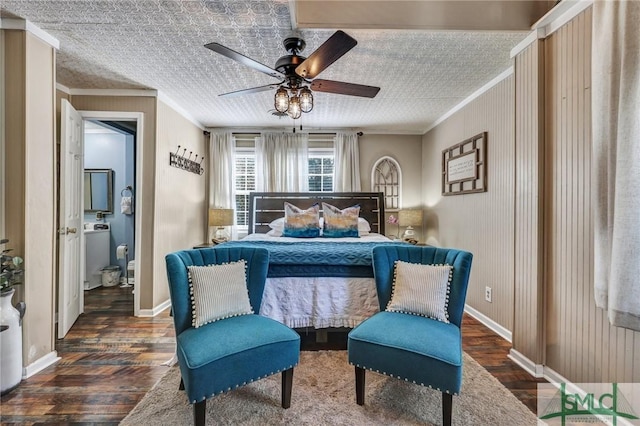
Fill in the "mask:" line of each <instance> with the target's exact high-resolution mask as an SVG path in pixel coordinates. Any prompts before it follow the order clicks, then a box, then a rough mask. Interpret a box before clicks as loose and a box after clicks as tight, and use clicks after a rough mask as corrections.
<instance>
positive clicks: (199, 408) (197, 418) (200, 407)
mask: <svg viewBox="0 0 640 426" xmlns="http://www.w3.org/2000/svg"><path fill="white" fill-rule="evenodd" d="M206 413H207V400H206V399H205V400H204V401H200V402H196V403H195V404H193V423H194V424H195V426H204V423H205V415H206Z"/></svg>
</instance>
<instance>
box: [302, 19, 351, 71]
mask: <svg viewBox="0 0 640 426" xmlns="http://www.w3.org/2000/svg"><path fill="white" fill-rule="evenodd" d="M356 44H358V42H357V41H356V39H354V38H353V37H351V36H350V35H348V34H347V33H345V32H344V31H340V30H338V31H336V32H335V33H333V35H332V36H331V37H329V38H328V39H327V41H325V42H324V43H322V45H321V46H320V47H318V48H317V49H316V50H315V52H313V53H312V54H311V55H309V57H308V58H307V59H305V60H304V62H302V63H301V64H300V65H298V66H297V67H296V74H298V75H299V76H301V77H302V78H314V77H315V76H317V75H318V74H320V73H321V72H322V71H324V70H325V69H326V68H327V67H328V66H329V65H331V64H332V63H334V62H335V61H337V60H338V59H340V58H341V57H342V55H344V54H345V53H347V52H348V51H350V50H351V49H353V48H354V47H355V45H356Z"/></svg>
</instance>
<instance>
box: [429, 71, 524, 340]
mask: <svg viewBox="0 0 640 426" xmlns="http://www.w3.org/2000/svg"><path fill="white" fill-rule="evenodd" d="M513 111H514V79H513V75H510V76H508V77H507V78H505V79H504V80H502V81H501V82H499V83H498V84H496V85H495V86H494V87H492V88H491V89H489V90H488V91H487V92H485V93H484V94H483V95H482V96H480V97H479V98H477V99H475V100H474V101H472V102H471V103H470V104H469V105H467V106H466V107H465V108H463V109H462V110H461V111H459V112H457V113H455V114H454V115H453V116H451V117H450V118H448V119H447V120H446V121H444V122H443V123H441V124H440V125H438V126H437V127H436V128H434V129H432V130H431V131H429V132H428V133H427V134H426V135H424V136H423V140H422V180H423V184H422V194H423V200H424V201H425V203H426V216H427V218H426V224H427V229H426V234H427V235H426V237H427V242H430V243H432V244H437V245H440V246H444V247H455V248H462V249H465V250H469V251H471V252H472V253H473V255H474V258H473V266H472V270H471V279H470V283H469V290H468V293H467V303H468V304H469V305H470V306H471V307H473V308H474V309H476V310H478V311H480V312H481V313H482V314H484V315H486V316H488V317H489V318H491V319H492V320H493V321H495V322H497V323H498V324H500V325H502V326H503V327H505V328H507V329H508V330H511V329H512V326H513V297H514V292H513V291H514V286H513V274H514V249H513V247H514V182H515V177H514V174H515V167H514V164H515V163H514V157H515V143H514V113H513ZM485 131H486V132H487V133H488V138H487V139H488V140H487V156H488V157H487V176H488V178H487V185H488V191H487V192H483V193H477V194H466V195H453V196H446V197H444V196H442V195H441V193H440V191H441V178H442V174H441V173H442V165H441V162H442V150H443V149H445V148H448V147H449V146H451V145H455V144H457V143H459V142H462V141H463V140H465V139H468V138H470V137H472V136H474V135H476V134H478V133H480V132H485ZM486 286H489V287H491V288H492V293H493V294H492V296H493V301H492V302H491V303H489V302H486V301H485V298H484V293H485V287H486Z"/></svg>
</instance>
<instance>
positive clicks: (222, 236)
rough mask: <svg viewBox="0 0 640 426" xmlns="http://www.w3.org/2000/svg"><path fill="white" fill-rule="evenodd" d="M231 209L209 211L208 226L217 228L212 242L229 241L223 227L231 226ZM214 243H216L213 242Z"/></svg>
mask: <svg viewBox="0 0 640 426" xmlns="http://www.w3.org/2000/svg"><path fill="white" fill-rule="evenodd" d="M233 222H234V221H233V209H218V208H213V209H209V226H214V227H217V228H218V229H216V233H215V235H214V237H213V238H214V240H217V242H220V241H227V240H229V234H228V233H227V231H226V230H225V226H231V225H233ZM213 242H214V243H215V242H216V241H213Z"/></svg>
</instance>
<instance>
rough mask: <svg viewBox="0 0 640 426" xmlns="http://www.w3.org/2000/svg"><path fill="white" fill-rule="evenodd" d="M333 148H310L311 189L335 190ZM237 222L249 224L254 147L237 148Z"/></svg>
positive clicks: (253, 185) (241, 229)
mask: <svg viewBox="0 0 640 426" xmlns="http://www.w3.org/2000/svg"><path fill="white" fill-rule="evenodd" d="M333 157H334V155H333V149H325V148H309V169H308V173H309V191H320V192H331V191H333ZM235 186H236V224H237V226H238V230H240V231H243V230H247V229H248V228H247V227H248V226H249V193H250V192H251V191H255V190H256V154H255V151H254V149H253V148H246V147H242V148H240V147H239V148H236V172H235Z"/></svg>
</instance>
